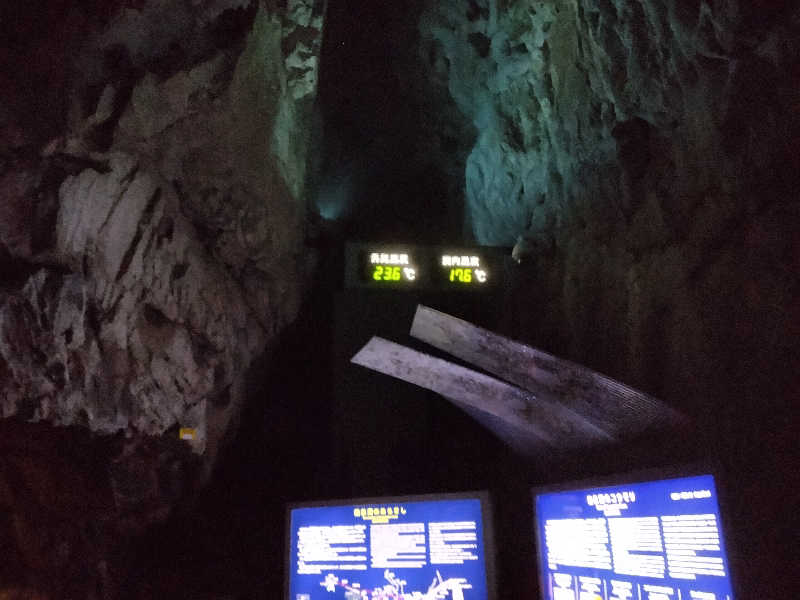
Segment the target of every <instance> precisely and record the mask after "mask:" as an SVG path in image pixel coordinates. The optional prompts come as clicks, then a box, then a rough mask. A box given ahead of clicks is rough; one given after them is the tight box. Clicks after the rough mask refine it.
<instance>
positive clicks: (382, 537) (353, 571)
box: [287, 494, 493, 600]
mask: <svg viewBox="0 0 800 600" xmlns="http://www.w3.org/2000/svg"><path fill="white" fill-rule="evenodd" d="M485 501H486V497H485V495H483V494H480V495H473V496H471V497H467V496H463V497H438V498H436V499H426V500H408V499H404V498H394V499H392V498H384V499H380V500H377V501H364V502H362V501H348V503H347V504H340V505H330V504H328V505H324V506H307V507H297V508H292V509H290V511H289V545H288V553H289V561H288V563H289V564H288V568H289V576H288V586H287V592H288V598H289V599H291V600H335V599H348V600H356V599H358V600H378V599H381V600H401V599H406V600H412V599H418V600H424V599H426V598H431V599H433V598H436V599H438V600H446V599H450V600H486V599H488V598H492V597H493V596H492V595H490V587H491V586H490V579H489V577H488V573H490V572H491V568H490V564H487V560H488V559H487V539H488V538H490V536H489V535H487V531H486V519H485V517H484V515H485V514H486V506H485V505H484V504H485ZM488 563H490V561H488Z"/></svg>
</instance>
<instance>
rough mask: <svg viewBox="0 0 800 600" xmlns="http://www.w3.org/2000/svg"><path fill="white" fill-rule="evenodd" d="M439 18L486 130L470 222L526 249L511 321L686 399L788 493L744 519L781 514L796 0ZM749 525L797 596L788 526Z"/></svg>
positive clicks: (754, 472) (596, 1)
mask: <svg viewBox="0 0 800 600" xmlns="http://www.w3.org/2000/svg"><path fill="white" fill-rule="evenodd" d="M419 31H420V57H421V60H423V61H424V64H426V65H427V66H426V69H427V71H428V72H429V79H430V80H431V81H435V82H439V83H440V85H441V87H443V88H446V90H447V93H448V94H449V96H450V97H451V98H452V99H453V101H454V102H455V104H456V105H457V106H458V109H459V111H460V112H461V114H462V115H463V118H464V119H465V120H466V121H467V122H468V123H469V124H470V125H471V126H473V127H474V128H475V130H476V131H477V139H476V140H475V142H474V144H473V145H472V146H471V147H470V148H469V149H468V152H469V155H468V158H467V159H466V163H465V165H464V170H463V178H464V186H465V204H466V207H467V220H468V222H469V224H470V231H471V233H472V235H473V236H474V238H475V239H476V240H477V241H478V242H479V243H484V244H498V245H504V246H512V245H515V243H516V251H515V252H516V257H517V258H520V259H521V262H520V264H519V268H518V269H517V270H516V271H515V272H516V277H517V280H516V281H515V282H514V283H513V285H514V286H515V290H514V292H513V301H512V305H511V306H509V307H507V310H506V312H507V315H509V319H508V323H507V328H508V331H509V332H511V333H512V334H513V335H515V336H518V337H524V338H526V339H528V340H529V341H531V342H533V343H535V344H538V345H540V346H543V347H545V348H548V349H549V350H551V351H553V352H555V353H557V354H562V355H566V356H570V357H571V358H573V359H575V360H577V361H579V362H582V363H585V364H588V365H591V366H593V367H594V368H596V369H598V370H600V371H603V372H606V373H609V374H612V375H614V376H616V377H618V378H620V379H622V380H624V381H626V382H629V383H631V384H633V385H637V386H640V387H642V388H644V389H646V390H647V391H649V392H651V393H654V394H656V395H658V396H661V397H662V398H664V399H666V400H668V401H669V402H671V403H673V404H675V405H678V406H680V407H681V408H682V409H683V410H685V411H686V412H687V413H688V414H690V415H691V416H692V417H694V418H696V419H698V420H699V422H700V423H701V431H703V432H704V434H703V435H704V437H706V438H707V439H705V440H703V442H704V443H706V444H707V445H708V446H709V447H716V450H715V451H716V452H717V453H718V454H719V455H721V456H724V457H725V461H726V463H727V466H728V467H729V468H730V469H731V471H732V472H733V473H736V474H737V475H735V476H734V478H742V479H743V480H747V481H748V482H749V483H748V485H751V486H753V487H754V488H755V489H759V490H761V491H760V492H759V498H768V499H769V500H768V501H765V504H763V505H759V508H758V509H756V508H754V507H752V506H748V505H747V503H746V502H742V503H739V504H736V505H735V515H736V516H735V517H734V519H737V520H738V522H741V523H755V522H757V521H759V520H760V519H765V518H767V517H765V516H763V515H762V514H759V515H754V511H756V510H763V512H764V514H771V515H773V516H774V518H776V519H779V518H780V517H779V516H777V515H779V514H781V513H780V512H779V511H782V510H785V509H787V508H788V506H787V503H786V502H785V501H784V497H785V496H784V494H783V493H782V491H781V485H783V484H778V483H777V482H784V481H785V480H786V479H790V480H792V481H793V482H794V483H793V485H794V486H795V489H796V487H797V484H798V482H797V479H796V473H794V472H789V470H787V469H786V465H788V464H791V462H790V461H788V459H787V458H786V457H785V454H784V453H786V452H789V453H790V454H794V453H796V445H795V444H794V443H793V442H791V440H792V439H793V438H794V437H795V434H794V433H791V426H790V423H791V422H792V421H794V422H796V418H797V410H796V408H794V406H795V404H796V398H797V394H798V391H800V383H798V378H797V373H798V372H800V371H799V370H798V366H800V365H798V361H797V357H798V356H800V348H798V342H797V339H798V338H797V335H796V334H797V331H798V323H799V322H800V312H798V306H800V289H798V286H797V281H798V280H797V276H796V274H797V272H798V268H800V262H798V261H799V260H800V258H799V257H800V245H798V244H799V243H800V242H798V240H799V239H800V236H798V231H800V204H798V192H799V191H800V178H799V177H798V173H800V159H799V158H798V157H800V153H798V142H797V140H798V139H800V137H798V134H800V110H798V106H800V104H798V99H800V96H799V95H798V91H797V90H798V89H800V88H798V81H799V80H800V45H799V43H800V11H798V5H797V3H795V2H746V1H741V2H740V1H736V0H734V1H728V2H717V1H711V0H696V1H695V0H507V1H503V0H472V1H470V2H458V1H450V0H443V1H437V2H429V3H427V8H426V10H425V11H424V12H423V14H422V16H421V18H420V21H419ZM762 445H768V446H770V451H769V452H765V453H759V452H753V448H754V447H761V446H762ZM734 457H735V458H734ZM741 535H742V536H743V537H744V538H748V539H749V540H755V539H758V541H757V542H753V543H754V544H755V546H753V545H751V544H750V543H749V542H748V548H749V550H748V553H749V554H748V555H749V556H750V557H753V558H754V559H755V560H758V562H759V566H758V568H755V567H753V566H752V565H747V569H748V570H753V569H754V568H755V570H757V571H759V573H763V574H764V575H763V577H761V580H762V584H763V585H764V588H763V589H760V590H759V592H758V593H757V592H756V590H755V589H752V590H749V591H750V593H751V595H754V596H758V595H764V596H769V595H776V594H777V595H780V594H779V593H778V592H776V591H775V589H774V586H775V585H777V584H776V582H778V581H779V580H780V566H779V565H781V564H782V563H781V562H780V561H778V560H775V561H771V560H770V559H769V558H766V557H770V556H772V557H776V556H780V555H781V550H780V547H781V544H782V543H783V542H782V540H781V534H780V533H779V532H777V531H774V532H772V533H771V534H770V535H764V536H762V535H761V530H760V529H758V528H757V527H756V526H749V525H743V529H742V533H741ZM748 536H749V537H748ZM756 557H757V558H756ZM762 557H763V558H762ZM776 565H777V566H776ZM762 569H763V570H762ZM759 577H760V576H759Z"/></svg>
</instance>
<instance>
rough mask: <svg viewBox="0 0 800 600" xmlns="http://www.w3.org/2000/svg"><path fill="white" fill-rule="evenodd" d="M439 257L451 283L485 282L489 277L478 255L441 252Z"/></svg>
mask: <svg viewBox="0 0 800 600" xmlns="http://www.w3.org/2000/svg"><path fill="white" fill-rule="evenodd" d="M440 258H441V265H442V266H443V267H445V269H446V272H447V274H448V277H449V279H450V281H451V282H453V283H486V280H487V279H488V278H489V272H488V271H487V270H486V269H485V268H484V267H483V266H482V265H481V257H480V256H476V255H474V254H470V255H463V256H462V255H455V254H442V255H441V257H440Z"/></svg>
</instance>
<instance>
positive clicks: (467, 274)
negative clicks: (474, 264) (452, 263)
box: [450, 269, 472, 283]
mask: <svg viewBox="0 0 800 600" xmlns="http://www.w3.org/2000/svg"><path fill="white" fill-rule="evenodd" d="M450 281H460V282H461V283H471V282H472V269H450Z"/></svg>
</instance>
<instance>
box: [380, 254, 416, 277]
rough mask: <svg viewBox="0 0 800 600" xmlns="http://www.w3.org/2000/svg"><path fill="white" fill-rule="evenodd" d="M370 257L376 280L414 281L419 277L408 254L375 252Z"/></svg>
mask: <svg viewBox="0 0 800 600" xmlns="http://www.w3.org/2000/svg"><path fill="white" fill-rule="evenodd" d="M369 258H370V261H369V262H370V265H371V269H372V279H373V280H374V281H414V280H415V279H416V277H417V270H416V268H415V267H414V266H413V265H411V264H409V259H408V254H404V253H388V252H373V253H371V254H370V257H369Z"/></svg>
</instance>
